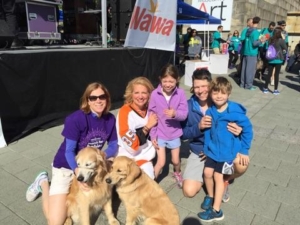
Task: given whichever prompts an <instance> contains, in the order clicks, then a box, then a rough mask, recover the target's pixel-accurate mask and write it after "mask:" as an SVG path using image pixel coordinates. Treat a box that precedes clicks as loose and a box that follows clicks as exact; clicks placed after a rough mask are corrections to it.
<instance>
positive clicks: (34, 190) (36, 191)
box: [26, 171, 49, 202]
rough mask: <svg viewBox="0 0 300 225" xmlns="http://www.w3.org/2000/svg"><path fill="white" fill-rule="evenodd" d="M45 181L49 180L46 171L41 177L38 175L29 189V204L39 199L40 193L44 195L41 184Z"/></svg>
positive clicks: (27, 196) (40, 174)
mask: <svg viewBox="0 0 300 225" xmlns="http://www.w3.org/2000/svg"><path fill="white" fill-rule="evenodd" d="M44 180H46V181H48V180H49V179H48V173H47V172H46V171H43V172H41V173H39V175H37V177H36V178H35V180H34V181H33V183H32V184H31V185H30V186H29V187H28V189H27V191H26V200H27V201H28V202H33V201H34V200H35V199H37V197H38V196H39V195H40V193H42V189H41V186H40V184H41V182H42V181H44Z"/></svg>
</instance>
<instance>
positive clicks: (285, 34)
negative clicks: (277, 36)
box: [277, 20, 289, 65]
mask: <svg viewBox="0 0 300 225" xmlns="http://www.w3.org/2000/svg"><path fill="white" fill-rule="evenodd" d="M277 24H278V26H279V27H280V28H281V29H282V34H283V39H284V41H285V44H286V46H287V47H289V34H288V32H287V31H286V30H285V27H286V23H285V21H284V20H281V21H278V22H277ZM287 53H288V52H286V53H285V54H284V59H283V62H282V65H284V63H285V60H286V56H287Z"/></svg>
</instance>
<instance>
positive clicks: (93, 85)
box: [80, 82, 111, 114]
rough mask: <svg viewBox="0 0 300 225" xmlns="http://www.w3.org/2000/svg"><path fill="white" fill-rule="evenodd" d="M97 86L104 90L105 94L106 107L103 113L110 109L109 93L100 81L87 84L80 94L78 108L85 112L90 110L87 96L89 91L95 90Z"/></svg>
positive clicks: (89, 93)
mask: <svg viewBox="0 0 300 225" xmlns="http://www.w3.org/2000/svg"><path fill="white" fill-rule="evenodd" d="M98 88H100V89H101V90H102V91H103V92H104V94H105V96H106V107H105V109H104V112H103V113H104V114H106V113H108V111H109V110H110V107H111V98H110V94H109V92H108V90H107V88H106V87H105V86H104V85H103V84H101V83H98V82H94V83H91V84H89V85H88V86H87V87H86V89H85V91H84V93H83V95H82V96H81V99H80V109H81V110H82V111H83V112H85V113H89V112H91V108H90V106H89V104H88V102H89V100H88V97H89V96H90V95H91V93H92V92H93V91H95V90H97V89H98Z"/></svg>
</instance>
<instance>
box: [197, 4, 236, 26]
mask: <svg viewBox="0 0 300 225" xmlns="http://www.w3.org/2000/svg"><path fill="white" fill-rule="evenodd" d="M192 6H194V7H195V8H197V9H199V10H201V11H203V12H206V13H208V14H209V15H211V16H213V17H216V18H218V19H221V21H222V26H223V30H224V31H230V28H231V17H232V8H233V0H193V2H192ZM219 25H221V24H217V25H209V26H205V25H192V27H193V28H194V29H197V30H199V31H201V30H210V31H216V30H217V27H218V26H219Z"/></svg>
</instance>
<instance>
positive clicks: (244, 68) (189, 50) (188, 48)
mask: <svg viewBox="0 0 300 225" xmlns="http://www.w3.org/2000/svg"><path fill="white" fill-rule="evenodd" d="M259 23H260V18H259V17H257V16H256V17H253V18H249V19H248V20H247V26H246V27H245V28H244V29H243V30H242V31H241V33H239V31H238V30H235V31H234V32H233V33H231V32H229V34H228V37H227V39H223V38H222V32H223V26H222V25H220V26H218V28H217V30H216V31H215V32H214V33H213V36H212V38H211V40H210V42H211V46H210V47H211V49H212V50H213V53H214V54H221V53H223V54H227V53H228V54H229V60H228V69H235V68H236V69H237V75H238V77H239V82H240V87H241V88H244V89H247V90H256V89H257V87H256V86H254V85H253V81H254V78H255V75H256V74H257V68H258V65H260V64H261V65H262V68H261V69H260V73H261V74H262V75H263V74H265V72H266V70H267V71H268V72H267V75H266V76H265V77H263V78H264V79H265V85H264V88H263V90H262V91H263V93H265V94H266V93H269V91H270V89H269V88H268V85H269V84H270V85H271V86H274V90H273V91H272V92H273V94H274V95H278V94H280V92H279V90H278V83H279V71H280V69H281V66H282V65H284V64H285V62H286V59H287V58H288V42H289V40H288V33H287V32H286V30H285V27H286V22H285V21H284V20H281V21H278V22H277V26H276V23H275V22H270V24H269V26H268V27H266V28H262V29H259V28H258V27H259ZM183 45H184V52H185V55H186V56H188V58H189V59H195V58H196V59H197V58H201V49H202V40H201V38H200V37H199V36H197V31H196V30H195V29H192V28H191V27H189V28H188V29H187V33H186V34H185V35H184V36H183ZM224 45H225V48H224V47H223V46H224ZM270 45H271V46H274V51H276V57H273V58H270V57H268V55H267V52H268V50H269V46H270ZM270 48H272V47H270ZM295 50H296V49H295ZM295 55H298V53H297V54H295ZM238 62H239V64H237V63H238Z"/></svg>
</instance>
